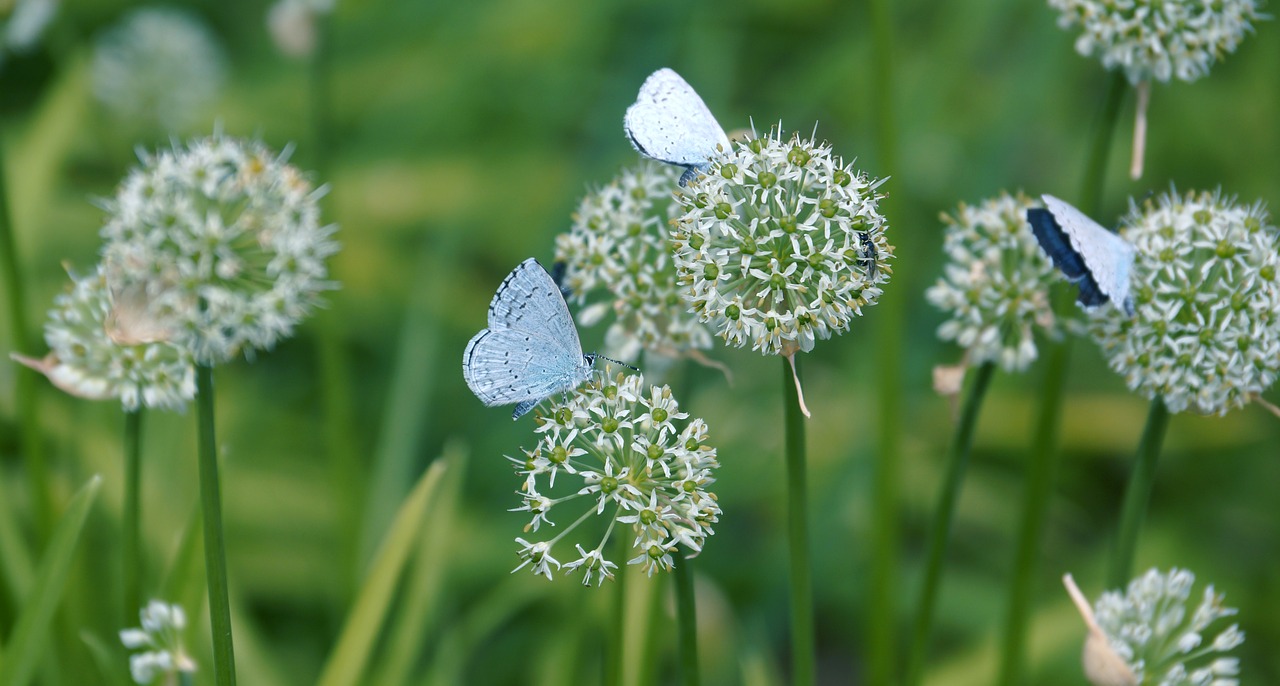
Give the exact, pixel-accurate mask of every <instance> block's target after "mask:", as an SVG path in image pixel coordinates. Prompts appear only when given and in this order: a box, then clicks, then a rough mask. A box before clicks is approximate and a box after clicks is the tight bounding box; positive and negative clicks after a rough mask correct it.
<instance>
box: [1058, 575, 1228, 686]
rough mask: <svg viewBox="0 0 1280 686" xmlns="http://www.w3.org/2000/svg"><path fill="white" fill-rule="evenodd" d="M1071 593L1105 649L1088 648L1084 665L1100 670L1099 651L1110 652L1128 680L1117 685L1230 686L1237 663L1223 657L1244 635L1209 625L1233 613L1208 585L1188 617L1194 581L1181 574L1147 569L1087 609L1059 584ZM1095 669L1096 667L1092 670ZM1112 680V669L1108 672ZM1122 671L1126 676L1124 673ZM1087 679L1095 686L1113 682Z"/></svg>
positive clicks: (1076, 591)
mask: <svg viewBox="0 0 1280 686" xmlns="http://www.w3.org/2000/svg"><path fill="white" fill-rule="evenodd" d="M1064 580H1065V581H1066V583H1067V588H1068V591H1070V592H1071V594H1072V597H1073V599H1074V600H1075V602H1076V604H1077V606H1078V607H1079V609H1080V611H1081V613H1082V614H1083V615H1084V618H1085V623H1086V624H1088V625H1089V626H1090V631H1091V633H1095V634H1101V636H1100V637H1101V638H1103V639H1105V641H1106V642H1105V644H1095V645H1094V646H1093V648H1092V650H1093V651H1094V652H1095V654H1094V655H1092V656H1090V655H1089V654H1088V650H1089V648H1086V656H1085V657H1086V659H1085V662H1086V665H1087V666H1088V665H1089V664H1090V663H1091V661H1092V664H1093V665H1098V664H1104V662H1103V660H1102V659H1100V656H1099V654H1098V653H1099V652H1100V651H1107V650H1108V649H1109V651H1110V653H1111V654H1110V655H1109V656H1107V657H1108V658H1109V659H1112V660H1114V659H1116V658H1118V659H1119V661H1121V662H1123V666H1124V667H1127V668H1128V674H1129V675H1130V677H1131V679H1132V680H1131V681H1122V682H1121V683H1132V684H1148V683H1150V684H1160V686H1235V685H1236V684H1238V683H1239V681H1238V680H1237V679H1236V678H1235V677H1236V676H1238V675H1239V673H1240V662H1239V660H1238V659H1237V658H1234V657H1227V656H1226V655H1225V653H1227V652H1229V651H1231V650H1233V649H1234V648H1236V647H1237V646H1239V645H1240V644H1241V643H1243V642H1244V632H1242V631H1240V627H1239V626H1238V625H1236V624H1232V625H1230V626H1228V627H1226V628H1225V629H1223V628H1221V625H1220V623H1219V626H1218V628H1215V629H1213V632H1214V633H1213V634H1212V636H1213V637H1212V638H1209V634H1208V631H1207V630H1209V628H1210V626H1212V625H1214V624H1215V623H1217V622H1218V620H1220V619H1222V618H1224V617H1230V616H1233V615H1235V614H1236V609H1235V608H1231V607H1225V606H1224V605H1223V604H1222V601H1223V596H1222V595H1221V594H1218V593H1215V592H1214V590H1213V586H1212V585H1209V586H1207V587H1205V589H1204V592H1203V593H1202V594H1200V603H1199V605H1197V606H1196V608H1195V610H1194V611H1192V612H1190V613H1188V608H1187V601H1188V600H1189V599H1190V598H1191V589H1192V586H1193V585H1194V584H1195V575H1194V574H1192V573H1191V572H1189V571H1186V570H1184V569H1177V568H1174V569H1171V570H1169V572H1168V573H1167V574H1166V573H1162V572H1160V571H1159V570H1156V569H1151V570H1149V571H1148V572H1147V573H1146V574H1143V575H1142V576H1140V577H1138V578H1136V579H1134V580H1133V581H1131V582H1129V587H1128V589H1126V590H1125V591H1124V592H1123V593H1122V592H1120V591H1118V590H1117V591H1107V592H1105V593H1103V594H1102V597H1101V598H1099V599H1098V602H1097V603H1096V604H1094V605H1093V607H1092V608H1091V607H1089V605H1088V602H1087V601H1086V600H1085V599H1084V597H1083V595H1082V594H1080V592H1079V589H1077V588H1075V584H1074V582H1073V581H1071V580H1070V575H1067V577H1066V579H1064ZM1095 669H1096V668H1095ZM1107 673H1110V674H1115V673H1116V670H1114V669H1113V670H1110V672H1107ZM1121 673H1123V672H1121ZM1086 674H1087V675H1089V676H1090V679H1091V680H1092V681H1093V682H1094V683H1095V684H1109V683H1117V682H1116V681H1115V680H1106V679H1102V678H1099V677H1101V676H1102V675H1101V674H1097V675H1095V674H1091V673H1090V671H1089V670H1088V669H1086Z"/></svg>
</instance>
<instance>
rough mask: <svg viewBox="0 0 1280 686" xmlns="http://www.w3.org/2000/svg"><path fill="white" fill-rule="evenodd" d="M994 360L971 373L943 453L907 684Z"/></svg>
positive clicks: (919, 674) (926, 630) (924, 646)
mask: <svg viewBox="0 0 1280 686" xmlns="http://www.w3.org/2000/svg"><path fill="white" fill-rule="evenodd" d="M995 368H996V367H995V363H994V362H984V363H982V365H980V366H979V367H978V369H977V372H976V373H975V374H974V377H973V381H972V382H971V384H970V386H969V395H968V397H967V398H965V401H964V408H963V409H962V410H961V413H960V421H959V423H958V424H956V433H955V436H954V438H952V439H951V448H950V450H949V451H948V454H947V474H946V477H945V479H944V481H943V482H942V490H941V491H940V492H939V493H938V507H937V509H936V510H935V511H934V513H933V526H932V529H931V530H930V534H929V558H928V563H927V564H926V566H925V576H924V585H923V586H922V587H921V589H920V604H919V607H918V608H917V609H916V621H915V629H914V631H913V632H912V636H911V655H910V661H909V662H908V663H907V681H906V683H907V684H908V685H909V686H914V685H915V684H919V683H920V682H921V679H922V678H923V677H924V663H925V655H926V654H927V653H928V647H929V634H930V632H931V629H932V628H933V610H934V606H935V604H936V601H937V597H938V583H939V581H940V580H941V579H942V562H943V558H945V557H946V554H947V541H948V538H949V537H950V534H951V518H952V515H954V514H955V509H956V498H957V497H958V496H959V494H960V484H961V483H963V482H964V473H965V469H966V468H967V467H968V466H969V452H970V448H972V446H973V433H974V428H975V426H976V425H977V423H978V410H979V409H980V408H981V407H982V399H983V397H984V396H986V394H987V387H988V386H989V385H990V383H991V377H992V376H993V375H994V373H995Z"/></svg>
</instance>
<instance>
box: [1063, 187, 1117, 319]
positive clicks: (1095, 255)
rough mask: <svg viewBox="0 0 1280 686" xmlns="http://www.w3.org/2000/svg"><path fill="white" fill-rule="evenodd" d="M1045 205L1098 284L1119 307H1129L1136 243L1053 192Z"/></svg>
mask: <svg viewBox="0 0 1280 686" xmlns="http://www.w3.org/2000/svg"><path fill="white" fill-rule="evenodd" d="M1041 198H1042V199H1043V200H1044V205H1045V208H1046V209H1048V210H1049V213H1050V214H1052V215H1053V218H1054V219H1055V220H1057V222H1058V226H1060V227H1062V231H1063V233H1065V234H1066V235H1067V239H1068V240H1070V241H1071V247H1072V248H1074V249H1075V251H1076V252H1077V253H1079V255H1080V259H1082V260H1084V264H1085V266H1086V267H1088V268H1089V273H1090V274H1091V275H1092V276H1093V280H1094V281H1096V282H1097V284H1098V288H1099V289H1100V290H1101V291H1102V292H1103V293H1104V294H1106V296H1107V297H1108V298H1110V299H1111V301H1112V302H1113V303H1115V304H1116V306H1117V307H1122V308H1125V309H1129V308H1131V307H1132V305H1131V303H1130V301H1129V276H1130V274H1131V273H1132V272H1133V260H1134V257H1135V255H1136V253H1135V251H1134V248H1133V245H1132V244H1131V243H1129V241H1126V240H1125V239H1124V238H1122V237H1121V236H1120V235H1119V234H1116V233H1113V232H1111V231H1108V230H1107V229H1106V228H1104V227H1103V226H1102V225H1100V224H1098V222H1095V221H1094V220H1092V219H1090V218H1089V216H1088V215H1086V214H1085V213H1083V212H1081V211H1080V210H1078V209H1076V208H1075V207H1074V206H1072V205H1071V204H1069V203H1067V202H1065V201H1063V200H1059V199H1058V198H1055V197H1053V196H1052V195H1043V196H1041Z"/></svg>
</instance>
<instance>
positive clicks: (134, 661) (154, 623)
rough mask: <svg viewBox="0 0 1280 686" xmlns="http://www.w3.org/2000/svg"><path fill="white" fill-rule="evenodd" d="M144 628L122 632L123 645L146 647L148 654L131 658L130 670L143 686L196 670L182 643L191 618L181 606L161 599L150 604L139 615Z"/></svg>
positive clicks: (130, 647) (167, 681)
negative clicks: (188, 618)
mask: <svg viewBox="0 0 1280 686" xmlns="http://www.w3.org/2000/svg"><path fill="white" fill-rule="evenodd" d="M139 614H140V616H141V619H142V626H141V627H140V628H136V629H125V630H124V631H121V632H120V642H121V643H123V644H124V647H126V648H128V649H130V650H139V649H143V648H146V649H147V650H146V652H142V653H135V654H133V655H131V656H130V657H129V671H130V672H131V673H132V675H133V680H134V681H136V682H137V683H139V684H150V683H152V682H154V681H155V680H156V678H157V677H160V678H166V677H167V678H168V679H167V680H166V681H164V682H162V683H166V684H168V683H174V682H173V681H172V679H173V677H175V676H176V675H177V674H178V673H179V672H185V673H188V674H191V673H194V672H195V671H196V663H195V662H194V661H193V660H192V659H191V657H190V656H188V655H187V652H186V649H185V648H184V647H183V643H182V632H183V630H184V629H185V628H186V626H187V615H186V613H184V612H183V611H182V608H181V607H179V606H177V605H170V604H168V603H165V602H161V601H159V600H153V601H151V602H150V603H147V606H146V607H144V608H142V611H141V612H140V613H139Z"/></svg>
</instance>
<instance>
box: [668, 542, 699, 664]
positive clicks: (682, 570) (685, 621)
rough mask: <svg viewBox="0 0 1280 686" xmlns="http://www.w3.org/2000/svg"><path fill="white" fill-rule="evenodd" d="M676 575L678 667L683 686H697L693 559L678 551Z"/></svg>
mask: <svg viewBox="0 0 1280 686" xmlns="http://www.w3.org/2000/svg"><path fill="white" fill-rule="evenodd" d="M679 555H680V560H679V561H678V562H677V564H676V567H675V574H676V617H677V619H678V620H679V622H678V623H679V632H680V667H681V671H682V673H683V675H684V684H685V686H699V684H701V683H702V678H701V677H700V676H699V674H698V602H697V598H696V597H695V596H694V593H693V559H692V558H690V557H689V556H687V555H685V554H684V551H683V550H681V551H679Z"/></svg>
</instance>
